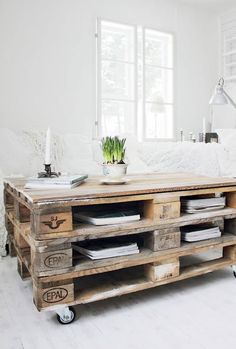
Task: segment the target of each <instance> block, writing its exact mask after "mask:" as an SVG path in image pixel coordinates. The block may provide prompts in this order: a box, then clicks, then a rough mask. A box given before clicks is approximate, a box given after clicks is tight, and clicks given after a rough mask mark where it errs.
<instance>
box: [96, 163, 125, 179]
mask: <svg viewBox="0 0 236 349" xmlns="http://www.w3.org/2000/svg"><path fill="white" fill-rule="evenodd" d="M102 166H103V175H104V176H106V177H108V178H114V179H115V178H122V177H124V176H125V175H126V172H127V167H128V165H127V164H103V165H102Z"/></svg>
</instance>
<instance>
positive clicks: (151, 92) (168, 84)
mask: <svg viewBox="0 0 236 349" xmlns="http://www.w3.org/2000/svg"><path fill="white" fill-rule="evenodd" d="M145 77H146V88H145V90H146V91H145V92H146V96H145V99H146V101H152V102H157V103H173V71H172V70H169V69H160V68H156V67H151V66H147V67H146V70H145Z"/></svg>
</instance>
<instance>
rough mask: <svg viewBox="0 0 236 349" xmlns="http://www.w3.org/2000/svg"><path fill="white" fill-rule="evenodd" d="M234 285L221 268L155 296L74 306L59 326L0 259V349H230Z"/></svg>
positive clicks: (9, 261) (11, 265) (10, 263)
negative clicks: (73, 312) (73, 315)
mask: <svg viewBox="0 0 236 349" xmlns="http://www.w3.org/2000/svg"><path fill="white" fill-rule="evenodd" d="M235 294H236V279H235V278H234V277H233V274H232V271H231V269H230V268H229V267H228V268H225V269H223V270H220V271H216V272H214V273H211V274H207V275H203V276H200V277H196V278H193V279H189V280H184V281H180V282H178V283H175V284H169V285H166V286H161V287H158V288H156V289H150V290H146V291H142V292H140V293H135V294H129V295H126V296H123V297H120V298H114V299H108V300H105V301H100V302H97V303H92V304H87V305H83V306H76V310H77V313H78V314H79V318H78V320H76V321H75V322H74V323H73V324H71V325H69V326H61V325H59V324H58V322H57V321H56V319H55V313H53V312H42V313H39V312H37V310H36V309H35V307H34V305H33V304H32V290H31V282H30V281H29V280H27V281H24V282H22V281H21V279H20V277H19V276H18V274H17V272H16V259H15V258H10V257H5V258H2V259H1V260H0V309H1V311H0V348H1V349H42V348H43V349H54V348H55V349H61V348H62V349H65V348H66V349H72V348H73V349H77V348H79V349H111V348H112V349H116V348H117V349H118V348H122V349H123V348H125V349H126V348H127V349H128V348H129V349H141V348H142V349H152V348H153V349H154V348H155V349H156V348H160V349H185V348H186V349H189V348H191V349H195V348H196V349H212V348H214V349H218V348H219V349H223V348H226V347H228V348H234V347H235V339H236V333H235V323H236V297H235Z"/></svg>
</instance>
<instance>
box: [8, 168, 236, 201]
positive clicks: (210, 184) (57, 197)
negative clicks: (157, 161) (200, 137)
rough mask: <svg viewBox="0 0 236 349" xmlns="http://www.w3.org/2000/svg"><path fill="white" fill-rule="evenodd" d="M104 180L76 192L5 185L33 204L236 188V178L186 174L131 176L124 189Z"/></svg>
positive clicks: (18, 181) (18, 182) (13, 181)
mask: <svg viewBox="0 0 236 349" xmlns="http://www.w3.org/2000/svg"><path fill="white" fill-rule="evenodd" d="M102 178H103V177H99V176H97V177H89V178H88V179H87V180H86V181H85V182H84V183H82V184H81V185H80V186H78V187H76V188H73V189H66V190H65V189H56V190H55V189H50V190H43V189H37V190H36V189H24V185H25V183H26V178H7V179H5V181H4V182H5V183H6V184H9V185H10V187H11V188H13V189H14V190H16V191H17V192H18V193H19V195H21V196H22V197H25V198H26V199H27V200H28V201H30V202H31V203H34V204H37V203H44V202H48V201H54V202H55V201H62V200H63V201H67V200H68V201H69V200H80V199H86V198H102V197H112V196H124V195H138V194H143V193H145V194H148V193H150V194H151V193H162V192H170V191H181V190H182V191H183V190H194V189H195V190H196V189H203V188H214V187H216V188H217V187H229V186H236V179H234V178H219V177H218V178H213V177H206V176H197V175H194V174H186V173H168V174H167V173H152V174H138V175H131V176H127V179H128V180H129V181H128V183H127V184H124V185H104V184H101V183H100V180H101V179H102Z"/></svg>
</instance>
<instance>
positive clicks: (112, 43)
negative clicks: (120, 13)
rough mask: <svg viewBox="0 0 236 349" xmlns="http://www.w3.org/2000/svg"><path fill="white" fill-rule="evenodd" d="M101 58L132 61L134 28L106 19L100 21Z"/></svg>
mask: <svg viewBox="0 0 236 349" xmlns="http://www.w3.org/2000/svg"><path fill="white" fill-rule="evenodd" d="M101 44H102V47H101V53H102V58H105V59H114V60H122V61H129V62H133V61H134V28H133V27H132V26H128V25H123V24H117V23H112V22H107V21H102V22H101Z"/></svg>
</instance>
